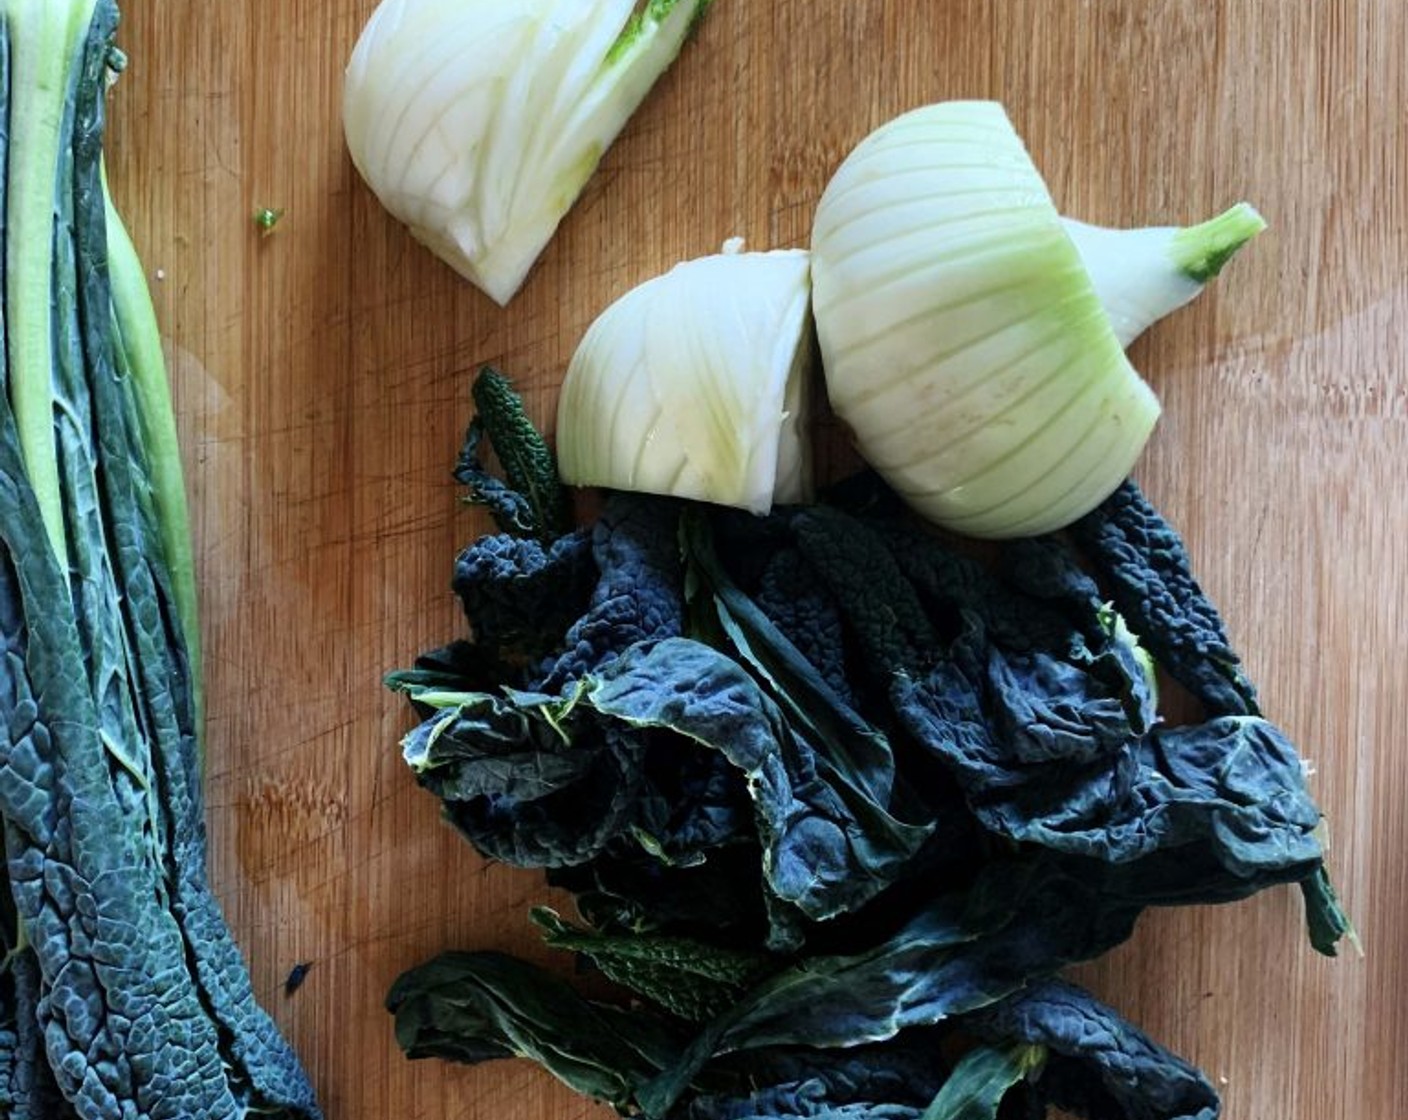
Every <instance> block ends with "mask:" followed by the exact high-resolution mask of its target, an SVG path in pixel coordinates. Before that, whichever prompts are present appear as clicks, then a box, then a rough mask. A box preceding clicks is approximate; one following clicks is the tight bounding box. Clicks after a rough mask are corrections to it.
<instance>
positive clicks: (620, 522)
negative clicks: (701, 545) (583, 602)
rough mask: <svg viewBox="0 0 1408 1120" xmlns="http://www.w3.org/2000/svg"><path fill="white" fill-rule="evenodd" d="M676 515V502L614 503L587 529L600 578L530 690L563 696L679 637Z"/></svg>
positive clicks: (632, 498) (630, 498)
mask: <svg viewBox="0 0 1408 1120" xmlns="http://www.w3.org/2000/svg"><path fill="white" fill-rule="evenodd" d="M679 512H680V511H679V505H678V504H677V503H675V502H670V501H665V500H662V499H658V498H645V497H641V496H639V495H635V494H615V495H612V497H611V498H610V500H609V501H608V502H607V504H606V508H605V510H603V512H602V515H601V517H600V518H599V519H598V521H597V523H596V525H595V526H594V527H593V529H592V556H593V560H594V562H595V564H596V570H597V572H598V573H599V574H598V579H597V584H596V587H595V588H594V589H593V591H592V594H591V601H590V604H589V605H588V607H587V611H586V613H585V614H584V615H582V617H581V618H580V619H578V620H577V621H576V622H575V623H573V625H572V627H571V628H570V629H569V630H568V631H567V635H566V638H565V639H564V641H563V647H562V653H561V654H560V655H559V656H558V657H557V659H556V661H555V662H553V663H552V664H551V665H550V666H549V667H548V668H547V669H546V671H545V672H544V674H543V676H542V678H541V679H540V680H538V681H536V682H535V684H534V687H535V688H536V689H537V690H539V691H541V692H558V691H561V690H563V689H565V688H566V687H567V686H568V685H570V684H571V683H572V682H573V681H576V680H578V679H579V678H581V677H583V676H585V675H587V674H588V673H590V672H592V671H593V670H595V669H596V668H597V667H598V666H600V665H602V664H605V663H606V662H608V661H609V660H611V659H612V658H614V657H618V656H620V655H621V654H623V653H624V652H625V651H626V649H627V648H629V647H630V646H632V645H635V644H636V643H637V642H646V641H652V640H658V639H661V638H670V637H675V636H677V635H679V634H682V633H683V632H684V628H685V627H684V568H683V565H682V562H681V559H680V547H679ZM470 622H471V623H473V622H474V619H473V618H471V619H470Z"/></svg>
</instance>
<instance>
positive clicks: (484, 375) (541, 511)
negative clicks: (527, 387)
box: [455, 366, 566, 541]
mask: <svg viewBox="0 0 1408 1120" xmlns="http://www.w3.org/2000/svg"><path fill="white" fill-rule="evenodd" d="M473 394H474V405H475V409H476V413H475V417H474V419H473V421H471V423H470V425H469V431H468V432H467V433H466V434H465V439H464V447H463V449H462V450H461V451H460V457H459V462H458V463H457V464H456V465H455V479H456V480H457V481H459V482H461V483H463V484H464V485H466V486H468V487H469V490H470V493H469V501H471V502H473V503H475V504H476V505H482V506H484V507H486V508H487V509H488V510H489V513H490V515H491V516H492V517H493V518H494V521H495V523H496V524H497V525H498V526H499V528H500V529H502V530H503V531H504V532H505V533H511V534H515V535H517V536H524V537H537V538H539V539H540V540H544V541H549V540H552V539H554V538H555V537H557V536H558V535H559V534H560V533H561V532H562V530H563V528H564V525H565V522H566V503H565V501H564V499H563V494H562V484H561V483H560V482H558V479H557V459H556V457H555V456H554V455H553V453H552V449H551V448H550V447H549V446H548V444H547V441H546V440H544V439H543V437H542V436H541V435H540V434H539V432H538V430H537V429H536V428H535V427H533V423H532V421H531V420H529V419H528V414H527V412H526V411H525V410H524V407H523V398H521V397H520V396H519V395H518V394H517V393H516V392H515V391H514V389H513V386H512V385H511V384H510V383H509V381H508V378H506V377H504V375H503V374H501V373H499V372H498V371H497V370H494V369H492V368H490V367H489V366H485V367H484V368H483V369H481V370H480V371H479V376H478V377H477V378H475V381H474V388H473ZM485 435H487V436H488V437H489V440H490V442H491V443H492V444H493V446H494V453H495V454H496V455H497V456H498V459H499V463H500V464H501V465H502V466H503V469H504V476H505V477H504V478H503V479H499V478H497V477H496V476H494V475H493V474H490V473H489V470H488V468H487V467H486V466H485V465H484V461H483V458H482V456H481V454H480V445H481V443H482V442H483V439H484V436H485Z"/></svg>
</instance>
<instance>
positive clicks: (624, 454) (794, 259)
mask: <svg viewBox="0 0 1408 1120" xmlns="http://www.w3.org/2000/svg"><path fill="white" fill-rule="evenodd" d="M810 295H811V289H810V272H809V258H808V255H807V253H806V252H805V251H803V250H800V249H782V250H775V251H773V252H767V253H741V252H732V253H730V252H725V253H721V254H717V255H714V256H708V257H700V258H697V259H695V260H691V261H685V262H684V263H682V264H678V265H676V266H675V267H674V268H673V269H671V270H670V271H669V272H667V273H665V274H664V275H662V276H657V277H655V278H654V279H652V280H647V281H646V282H645V283H643V284H641V285H639V286H638V287H636V288H633V289H632V290H630V291H629V292H627V293H626V294H625V295H623V296H622V297H621V298H620V299H618V300H617V301H616V302H615V303H613V304H611V306H609V307H608V308H607V309H606V310H605V311H603V312H602V313H601V315H599V316H598V317H597V319H596V321H595V322H594V323H592V325H591V327H589V328H588V330H587V333H586V335H585V336H584V337H583V339H582V342H581V344H580V345H579V346H578V348H577V352H576V353H575V354H574V355H573V357H572V361H571V363H570V364H569V366H568V369H567V377H566V379H565V381H564V382H563V386H562V393H561V395H560V397H559V398H558V412H557V455H558V465H559V468H560V470H561V472H562V480H563V481H564V482H567V483H570V484H572V485H575V486H605V487H608V488H611V489H616V490H640V491H645V492H647V493H652V494H667V495H673V496H675V497H680V498H693V499H696V500H699V501H706V502H714V503H717V504H720V505H729V506H736V507H739V508H741V509H746V510H751V511H752V512H754V513H766V512H767V511H768V510H769V509H770V508H771V507H772V505H773V503H774V502H798V501H804V500H806V499H807V498H808V497H809V496H810V488H811V456H810V452H809V444H808V439H809V433H808V432H807V430H806V426H807V422H808V400H807V392H806V382H807V371H808V368H809V360H808V359H809V357H810V355H811V351H812V348H811V345H810V342H811V315H810V313H809V307H808V304H809V298H810Z"/></svg>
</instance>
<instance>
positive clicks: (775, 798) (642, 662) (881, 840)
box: [579, 638, 929, 920]
mask: <svg viewBox="0 0 1408 1120" xmlns="http://www.w3.org/2000/svg"><path fill="white" fill-rule="evenodd" d="M579 703H584V704H589V705H590V706H591V707H592V708H593V709H594V710H596V711H597V712H599V713H601V714H603V715H606V716H609V717H611V718H612V719H615V720H619V721H621V722H622V723H624V724H625V725H627V726H629V727H633V728H638V729H657V730H667V731H670V732H673V733H674V734H675V735H678V736H680V737H681V738H682V739H683V740H685V741H689V742H694V743H698V744H700V745H701V746H703V747H706V748H707V749H709V750H712V751H716V752H718V753H719V754H721V755H722V756H723V757H725V758H727V759H728V760H729V762H730V763H732V764H733V765H734V766H735V767H737V768H738V769H739V770H740V771H741V772H742V774H743V776H744V777H745V778H746V780H747V787H748V791H749V796H750V797H751V798H752V801H753V806H754V816H755V827H756V833H757V836H758V839H759V842H760V843H761V845H762V849H763V876H764V878H765V880H766V882H767V884H768V888H769V890H770V892H771V893H772V894H773V895H774V896H775V897H776V898H777V899H778V900H780V901H782V902H785V903H788V904H790V905H792V906H795V907H796V908H797V909H799V910H801V911H802V913H804V914H806V915H807V916H808V917H810V918H812V919H813V920H823V919H826V918H829V917H833V916H835V915H836V914H839V913H843V912H845V911H847V910H851V909H854V908H856V907H858V906H860V905H861V904H862V903H864V902H865V901H866V900H868V899H870V898H872V897H874V896H875V894H877V893H878V892H879V891H881V890H883V889H884V888H885V887H886V886H887V885H888V884H889V883H891V882H893V880H894V879H895V877H896V876H897V875H898V874H899V872H900V869H901V868H902V867H903V866H904V864H905V862H906V861H907V860H909V859H910V858H911V857H912V856H913V855H914V854H915V853H916V852H917V851H918V850H919V848H920V846H921V845H922V844H923V842H924V839H925V837H926V836H927V835H928V831H929V830H928V829H927V828H926V827H923V826H915V825H907V824H904V823H903V822H901V821H898V820H895V819H894V818H893V817H891V816H889V814H888V813H887V812H886V811H885V810H884V809H883V808H882V807H881V806H879V805H876V804H875V803H873V802H868V801H866V800H865V799H864V798H852V797H848V796H845V795H843V794H842V792H841V791H840V790H839V788H838V786H837V785H836V784H834V783H833V782H831V781H829V780H828V774H827V773H826V772H824V771H823V769H822V768H821V767H819V766H818V764H817V755H816V751H815V750H814V749H813V748H812V747H811V746H810V745H809V744H808V743H807V742H806V741H805V740H804V739H802V738H801V737H800V736H799V735H798V734H796V733H795V732H794V730H793V729H792V728H790V727H789V726H788V724H787V722H786V720H785V719H784V718H783V716H782V713H781V711H780V710H779V709H778V708H777V706H776V705H775V704H774V703H773V702H772V701H771V700H770V699H769V698H768V697H767V696H766V695H765V694H764V693H763V692H762V690H761V689H760V687H759V686H758V685H757V683H756V682H755V681H754V680H753V678H752V677H751V676H750V675H749V674H748V673H747V672H746V671H745V670H744V669H742V668H741V667H740V666H739V665H738V664H737V663H736V662H734V661H732V660H730V659H729V658H727V657H726V656H724V655H723V654H721V653H719V652H718V651H717V650H715V649H712V648H711V647H709V646H705V645H703V644H702V643H699V642H695V641H692V640H690V639H687V638H668V639H666V640H664V641H661V642H655V643H645V644H641V645H638V646H634V647H632V648H631V649H629V650H628V651H627V652H626V654H625V655H624V656H622V657H620V658H618V659H617V660H616V661H613V662H611V663H609V664H607V665H606V666H604V667H603V668H601V669H600V670H599V671H598V672H597V674H596V675H595V676H594V677H593V678H592V679H591V682H590V684H589V685H588V686H587V688H586V690H585V694H584V696H583V697H582V700H581V701H579Z"/></svg>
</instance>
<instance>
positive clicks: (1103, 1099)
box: [963, 980, 1221, 1120]
mask: <svg viewBox="0 0 1408 1120" xmlns="http://www.w3.org/2000/svg"><path fill="white" fill-rule="evenodd" d="M963 1028H964V1029H965V1030H966V1031H968V1032H970V1033H972V1034H973V1035H974V1036H976V1037H978V1038H982V1039H986V1040H987V1041H989V1042H990V1043H992V1044H994V1045H1003V1046H1011V1045H1013V1044H1023V1045H1027V1046H1032V1047H1039V1048H1040V1049H1041V1050H1043V1051H1044V1052H1045V1055H1046V1058H1045V1062H1044V1063H1043V1065H1042V1066H1041V1068H1040V1071H1039V1072H1038V1073H1037V1074H1036V1075H1035V1076H1034V1077H1033V1078H1032V1079H1031V1081H1030V1083H1029V1091H1030V1093H1031V1095H1032V1097H1033V1098H1034V1105H1035V1107H1034V1109H1033V1114H1034V1115H1038V1116H1040V1115H1045V1114H1046V1109H1047V1108H1048V1107H1054V1108H1059V1109H1062V1110H1064V1111H1066V1112H1069V1113H1072V1114H1074V1115H1076V1116H1080V1117H1084V1118H1085V1120H1216V1117H1217V1116H1218V1115H1219V1114H1220V1110H1221V1106H1220V1105H1219V1102H1218V1099H1217V1094H1216V1093H1215V1092H1214V1091H1213V1088H1212V1086H1211V1085H1209V1084H1208V1082H1207V1080H1206V1079H1205V1078H1204V1077H1203V1076H1202V1075H1201V1074H1200V1073H1199V1072H1198V1071H1197V1070H1196V1069H1194V1068H1193V1067H1192V1066H1190V1065H1189V1064H1188V1063H1187V1062H1185V1061H1183V1059H1181V1058H1179V1057H1178V1056H1177V1055H1174V1054H1171V1053H1169V1051H1167V1050H1165V1049H1164V1048H1163V1047H1161V1046H1159V1045H1158V1044H1157V1043H1155V1042H1153V1041H1151V1040H1150V1039H1149V1038H1148V1037H1147V1036H1146V1035H1144V1034H1143V1033H1142V1032H1141V1031H1139V1030H1138V1029H1137V1028H1135V1027H1133V1026H1131V1025H1130V1024H1129V1023H1127V1022H1125V1021H1124V1020H1123V1019H1121V1018H1120V1016H1119V1015H1118V1014H1116V1013H1115V1012H1114V1011H1112V1010H1111V1009H1110V1008H1108V1007H1105V1006H1104V1005H1103V1004H1101V1003H1099V1002H1098V1001H1097V1000H1096V999H1095V998H1094V997H1093V996H1091V995H1090V994H1089V993H1088V992H1085V991H1082V990H1081V989H1080V988H1077V987H1075V986H1074V985H1072V984H1067V983H1064V982H1062V981H1060V980H1045V981H1040V982H1037V983H1034V984H1032V985H1031V986H1029V987H1028V988H1026V989H1024V990H1023V991H1022V992H1020V993H1019V994H1017V995H1015V996H1013V997H1012V998H1011V999H1007V1000H1004V1001H1002V1002H1001V1003H997V1004H994V1005H993V1006H992V1007H989V1008H986V1009H984V1010H982V1011H978V1012H976V1013H974V1014H973V1015H970V1016H967V1017H966V1018H965V1019H964V1021H963Z"/></svg>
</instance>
